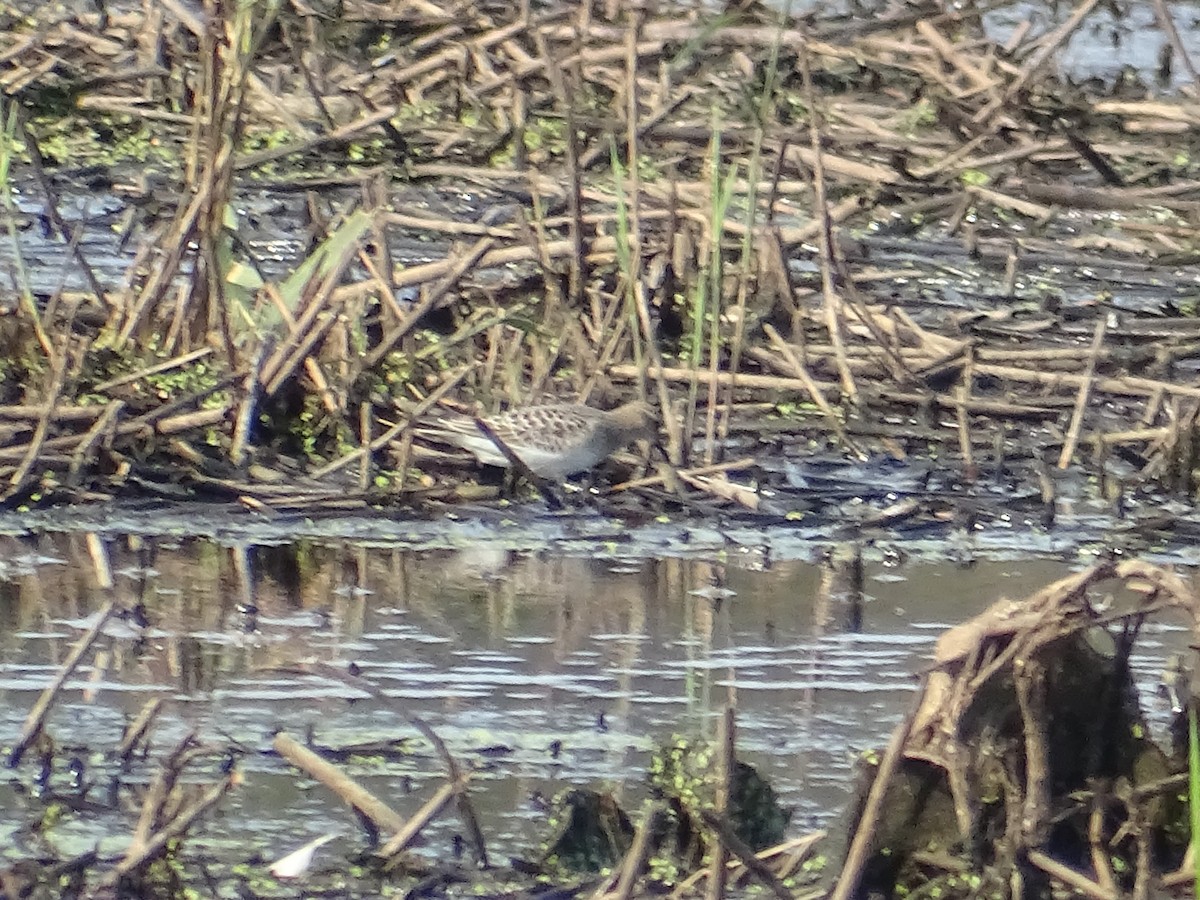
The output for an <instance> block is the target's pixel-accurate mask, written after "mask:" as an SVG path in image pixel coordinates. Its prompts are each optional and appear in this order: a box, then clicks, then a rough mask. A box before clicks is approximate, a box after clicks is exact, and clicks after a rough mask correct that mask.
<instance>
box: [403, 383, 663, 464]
mask: <svg viewBox="0 0 1200 900" xmlns="http://www.w3.org/2000/svg"><path fill="white" fill-rule="evenodd" d="M484 421H485V422H486V423H487V424H488V426H489V427H490V428H491V429H492V430H493V431H495V432H496V434H497V436H498V437H499V438H500V440H502V441H504V443H505V445H506V446H507V447H508V448H509V449H510V450H512V452H513V453H515V454H516V455H517V456H518V457H519V458H520V460H521V461H522V462H523V463H525V465H527V466H528V467H529V469H530V471H532V472H533V473H534V474H536V475H540V476H541V477H543V478H549V479H553V480H558V481H561V480H562V479H564V478H566V477H567V476H568V475H573V474H575V473H576V472H584V471H587V470H588V469H591V468H594V467H595V466H596V465H598V464H599V463H600V462H602V461H603V460H605V459H606V458H607V457H608V456H610V455H611V454H612V453H615V452H616V451H617V450H620V449H621V448H622V447H625V446H626V445H628V444H629V443H631V442H632V441H635V440H639V439H650V438H653V437H654V435H655V432H656V430H657V425H658V419H657V417H656V416H655V414H654V410H653V409H652V408H651V407H650V405H649V404H648V403H644V402H642V401H640V400H638V401H634V402H633V403H626V404H625V405H624V406H619V407H617V408H616V409H613V410H608V411H606V410H601V409H593V408H592V407H590V406H584V405H583V404H580V403H543V404H538V405H535V406H525V407H522V408H520V409H514V410H510V411H509V412H506V413H501V414H500V415H498V416H488V417H485V418H484ZM416 433H417V434H418V435H420V436H422V437H427V438H430V439H432V440H437V441H442V442H445V443H448V444H453V445H454V446H456V447H461V448H463V449H464V450H469V451H470V452H471V453H473V454H474V455H475V458H476V459H478V460H479V461H480V462H481V463H484V464H486V465H490V466H507V465H508V459H507V458H506V457H505V456H504V455H503V454H502V453H501V452H500V451H499V450H498V449H497V448H496V445H495V444H493V443H492V441H491V439H490V438H488V437H487V436H485V435H484V434H483V432H481V431H480V430H479V428H478V427H477V426H476V425H475V422H474V421H473V420H472V419H468V418H465V417H464V418H454V419H448V418H446V419H440V420H439V421H438V422H437V424H436V425H431V426H428V427H422V428H419V429H417V432H416Z"/></svg>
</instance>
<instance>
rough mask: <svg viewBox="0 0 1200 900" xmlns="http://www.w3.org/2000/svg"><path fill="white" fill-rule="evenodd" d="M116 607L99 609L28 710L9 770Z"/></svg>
mask: <svg viewBox="0 0 1200 900" xmlns="http://www.w3.org/2000/svg"><path fill="white" fill-rule="evenodd" d="M116 608H117V602H116V601H115V600H109V601H108V603H107V604H105V606H104V608H103V609H102V610H100V612H99V614H98V615H97V616H96V621H95V622H93V623H92V627H91V628H89V629H88V630H87V631H86V632H85V633H84V635H83V636H82V637H81V638H80V639H79V640H78V641H76V642H75V646H74V647H72V648H71V652H70V653H69V654H68V655H67V658H66V660H64V661H63V664H62V665H61V666H60V667H59V669H58V674H57V675H55V676H54V680H53V681H52V682H50V684H49V685H47V687H46V689H45V690H44V691H42V694H41V696H40V697H38V699H37V702H36V703H34V704H33V708H32V709H30V710H29V715H28V716H26V718H25V724H24V725H23V726H22V728H21V735H20V737H18V738H17V742H16V743H15V744H14V745H13V748H12V751H11V752H10V753H9V754H8V767H9V768H10V769H12V768H16V767H17V766H18V765H20V763H21V757H23V756H24V755H25V751H26V750H28V749H29V745H30V744H32V743H33V742H34V740H35V739H36V738H37V736H38V735H39V734H41V732H42V726H43V725H44V724H45V722H46V716H47V715H48V714H49V712H50V707H51V706H52V705H53V704H54V700H55V698H56V697H57V696H58V694H59V692H60V691H62V688H63V685H64V684H66V681H67V679H68V678H70V677H71V675H72V674H73V673H74V672H75V669H76V667H77V666H78V665H79V662H80V660H82V659H83V655H84V654H85V653H87V652H88V650H90V649H91V647H92V645H93V644H94V643H96V639H97V638H98V637H100V631H101V629H103V628H104V625H105V623H106V622H107V621H108V620H109V617H110V616H112V614H113V612H114V611H115V610H116Z"/></svg>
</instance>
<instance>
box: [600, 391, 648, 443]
mask: <svg viewBox="0 0 1200 900" xmlns="http://www.w3.org/2000/svg"><path fill="white" fill-rule="evenodd" d="M611 420H612V422H613V424H615V425H616V426H617V427H619V428H620V429H621V430H622V431H624V432H625V433H626V434H628V435H629V439H630V440H643V441H652V440H654V438H655V437H656V436H657V435H658V414H657V413H655V412H654V407H652V406H651V405H650V404H649V403H647V402H646V401H645V400H634V401H633V402H632V403H626V404H625V405H624V406H618V407H617V408H616V409H614V410H613V411H612V413H611Z"/></svg>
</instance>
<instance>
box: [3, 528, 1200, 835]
mask: <svg viewBox="0 0 1200 900" xmlns="http://www.w3.org/2000/svg"><path fill="white" fill-rule="evenodd" d="M2 540H3V541H4V542H5V543H3V544H0V743H5V744H10V743H11V742H12V740H13V738H14V736H15V735H16V733H17V731H18V729H19V727H20V724H21V721H22V719H23V717H24V715H25V713H26V712H27V710H28V708H29V706H30V704H31V703H32V701H33V699H34V698H35V696H36V692H37V691H38V690H40V689H41V688H42V687H43V686H44V685H46V684H47V683H48V682H49V681H50V679H51V678H52V677H53V674H54V672H55V670H56V667H57V665H58V664H59V662H60V661H61V660H62V659H63V658H64V656H65V655H66V654H67V652H68V651H69V649H70V646H71V644H72V643H73V642H74V641H75V640H76V639H77V638H78V636H79V634H80V633H81V631H82V630H83V629H85V628H86V627H87V626H88V624H89V622H90V617H91V616H92V615H93V613H94V612H95V610H96V609H98V607H99V606H100V605H101V604H102V603H103V602H104V600H105V599H106V595H105V594H104V592H102V591H100V590H99V589H97V588H96V587H95V586H94V578H93V573H92V566H91V563H90V561H89V557H88V554H87V550H86V544H85V540H84V537H83V536H82V535H69V536H44V537H39V538H37V539H30V540H28V541H20V540H18V539H15V538H4V539H2ZM110 552H111V557H112V567H113V569H114V572H115V577H116V587H115V589H114V590H115V594H116V596H117V598H118V599H119V600H120V601H121V602H122V603H123V604H124V605H125V606H128V607H132V606H134V605H135V604H137V603H139V602H140V603H141V604H143V605H144V609H145V619H144V622H145V624H144V625H143V624H139V622H138V621H136V620H135V619H136V617H127V618H125V619H121V620H114V621H112V622H110V623H109V625H108V626H107V627H106V630H105V638H104V640H103V641H102V642H101V645H100V646H101V648H102V650H103V652H102V653H100V654H99V656H98V658H97V664H96V665H95V666H92V667H91V668H84V669H81V670H80V672H79V673H78V674H77V679H76V682H75V683H74V684H73V686H72V689H71V690H70V691H68V692H67V693H66V694H65V695H64V696H63V698H61V699H60V701H59V703H58V705H57V706H56V708H55V712H54V714H53V716H52V718H51V724H50V732H51V734H52V735H53V736H54V738H55V739H56V740H57V741H59V742H60V743H64V744H68V745H69V744H82V743H84V742H86V743H87V744H88V746H89V747H92V748H103V747H108V746H112V745H114V744H115V743H116V742H117V741H118V740H119V737H120V734H121V731H122V729H123V728H124V726H125V724H126V722H127V721H128V720H129V719H130V718H131V717H132V716H133V715H135V714H136V712H137V710H138V709H139V708H140V706H141V705H142V704H143V703H144V702H145V701H146V700H147V699H148V698H150V697H161V698H163V699H165V700H166V701H167V707H166V711H165V713H164V714H163V716H162V718H161V719H160V721H159V723H158V725H157V726H156V729H155V732H154V734H155V738H154V747H155V750H156V752H159V751H162V750H163V749H164V748H165V747H167V746H169V744H170V742H171V741H173V740H177V739H178V738H180V737H181V736H182V735H183V734H184V733H186V731H187V730H188V729H192V728H194V729H197V731H198V733H199V734H200V735H201V736H202V738H205V739H209V740H212V741H214V742H217V743H219V744H227V743H228V742H229V741H231V740H232V741H236V742H238V743H239V744H240V745H242V746H243V747H244V748H245V749H246V750H247V753H248V755H247V756H246V757H245V759H244V760H243V763H242V766H243V768H244V769H245V770H246V772H247V774H248V778H247V783H246V785H245V786H244V787H243V788H242V789H240V790H239V791H238V792H237V796H236V799H235V801H234V809H233V812H234V814H231V815H228V816H226V817H225V818H224V823H225V827H226V828H227V829H228V833H229V834H230V835H234V836H236V834H237V832H238V830H239V829H245V830H246V831H247V832H248V833H250V832H252V833H253V834H254V835H255V836H256V840H257V839H261V836H262V835H263V834H264V833H276V834H278V835H281V836H282V835H287V841H288V842H289V843H294V842H295V841H296V840H297V839H298V838H299V837H303V836H304V834H306V833H307V831H306V830H305V829H303V828H301V829H300V830H299V831H298V826H297V824H296V823H297V822H303V821H305V820H304V818H303V817H304V816H306V815H307V814H309V813H314V812H320V813H322V814H323V815H325V816H327V817H332V818H333V819H334V820H335V821H339V822H345V823H346V828H347V830H348V831H352V830H353V825H352V824H351V823H350V817H349V816H348V815H347V814H346V813H345V812H344V811H343V810H341V809H339V808H338V806H337V804H336V802H334V801H332V800H331V799H330V798H329V797H327V796H325V795H324V793H323V792H322V791H314V790H302V789H301V788H300V787H299V786H298V785H299V782H300V779H298V778H293V777H292V776H291V775H289V774H287V773H286V769H285V768H284V766H283V765H282V764H281V763H280V762H279V761H278V760H277V759H276V758H274V757H273V756H271V755H269V754H268V753H267V752H266V750H267V748H268V747H269V743H270V738H271V735H272V734H273V733H274V732H275V731H277V730H279V729H286V730H288V731H289V732H291V733H293V734H295V735H297V736H301V737H302V736H305V735H308V736H310V738H311V739H312V740H315V741H316V742H318V743H320V744H323V745H329V746H335V747H342V746H346V745H350V744H356V743H360V742H363V741H378V740H384V739H395V738H413V737H414V732H413V731H412V729H411V728H410V727H409V726H407V725H406V724H405V723H404V722H403V721H401V720H400V718H399V717H398V716H396V715H395V714H394V713H392V712H389V711H388V710H386V709H383V708H381V706H380V705H379V704H378V703H376V702H375V701H372V700H369V699H364V698H362V697H361V695H359V694H358V693H357V692H355V691H353V690H352V689H350V688H348V687H346V686H344V685H342V684H340V683H332V682H328V681H322V680H320V679H317V678H313V677H306V676H297V675H292V674H285V673H282V672H280V671H278V670H279V669H280V668H281V667H283V666H286V665H287V664H289V663H295V662H297V661H301V660H319V661H322V662H326V663H330V664H334V665H338V666H345V665H347V664H349V663H351V662H352V663H354V664H356V665H357V666H358V668H359V670H360V671H361V673H362V675H363V677H365V678H368V679H370V680H372V681H374V682H375V683H376V684H378V685H379V686H380V687H382V688H383V690H384V691H385V692H387V693H388V694H389V695H391V696H393V697H395V698H398V700H399V702H402V703H403V706H404V708H405V709H406V710H408V711H409V712H412V713H416V714H419V715H421V716H423V717H424V718H425V719H426V720H427V721H428V722H429V723H430V724H431V725H432V726H433V727H434V728H435V729H436V730H437V731H438V732H439V733H440V734H441V735H442V737H443V738H444V739H445V740H446V742H447V743H448V744H449V746H450V748H451V750H452V751H453V752H455V753H456V754H458V755H459V756H460V757H461V758H463V759H464V760H466V761H469V762H471V763H472V764H474V765H476V766H477V767H480V768H482V769H484V773H483V774H481V775H480V776H479V778H478V779H477V781H476V783H475V786H474V788H473V791H474V794H475V796H476V798H477V801H478V802H479V804H480V807H481V812H482V814H483V816H484V819H485V822H484V826H485V833H487V834H488V836H489V838H490V839H491V840H492V841H493V842H499V843H501V844H504V845H505V846H504V847H503V848H502V849H504V850H509V851H516V850H520V849H522V848H523V847H524V846H525V843H526V842H527V841H528V840H529V839H530V838H531V837H533V836H535V835H537V834H538V833H539V832H540V825H541V823H540V818H539V817H540V816H541V815H542V814H541V813H540V812H539V811H538V810H539V808H540V807H539V805H538V804H537V802H535V801H536V799H537V795H538V794H539V793H541V794H547V793H552V792H554V791H556V790H557V789H559V788H560V787H562V786H565V785H567V784H573V785H577V784H585V783H587V784H593V785H597V786H608V787H610V788H613V789H615V790H616V792H617V793H618V794H619V795H624V796H625V798H626V799H627V801H628V802H630V803H634V802H636V801H637V799H638V798H639V797H640V792H641V773H642V771H643V769H644V766H645V762H646V758H647V753H648V750H649V748H651V747H652V746H653V745H654V743H655V742H656V741H660V740H662V739H665V738H667V737H669V736H670V735H672V734H676V733H682V734H688V735H696V734H701V735H709V734H711V732H712V731H713V730H714V728H715V724H716V714H717V712H718V711H719V710H720V709H721V707H722V706H723V704H725V703H726V702H727V701H729V700H733V702H735V703H736V705H737V709H738V725H739V735H738V745H739V749H740V751H741V754H742V755H743V756H744V757H745V758H746V759H747V760H748V761H750V762H752V763H754V764H756V765H758V766H759V767H760V768H761V769H762V770H763V772H764V773H765V774H767V775H768V777H770V778H771V779H773V781H774V783H775V784H776V787H777V788H778V790H779V791H780V793H781V796H782V800H783V802H784V803H785V804H788V805H791V806H792V807H794V808H795V810H796V812H795V814H794V816H793V828H794V829H796V830H802V829H804V828H807V827H810V826H813V825H815V824H819V823H825V822H827V821H828V820H829V818H830V816H831V815H833V814H834V813H836V812H837V811H838V810H839V809H840V807H841V805H842V804H843V802H844V800H845V798H846V795H847V791H848V786H849V780H850V779H849V775H850V769H851V763H852V758H853V754H854V752H855V751H856V750H858V749H862V748H866V747H873V746H879V745H882V744H883V743H884V742H885V741H886V738H887V734H888V730H889V728H890V726H891V725H892V724H893V723H894V722H895V721H897V720H898V719H899V718H900V716H901V715H902V714H903V712H904V711H905V709H906V708H907V706H908V704H909V703H910V700H911V696H912V692H913V690H914V688H915V685H916V678H915V676H916V674H917V673H919V671H920V668H921V666H922V664H923V661H924V660H926V659H927V658H928V654H929V651H930V648H931V646H932V643H933V641H934V640H935V639H936V637H937V635H938V634H939V633H940V631H941V629H942V628H944V627H945V626H947V625H950V624H953V623H956V622H960V621H962V620H964V619H966V618H967V617H969V616H970V615H972V614H974V613H975V612H978V611H979V610H981V609H983V608H984V607H985V606H987V605H988V604H989V603H990V602H992V601H993V600H995V599H997V598H999V597H1001V596H1023V595H1024V594H1026V593H1028V592H1030V591H1031V590H1033V589H1035V588H1037V587H1040V586H1041V585H1043V584H1045V583H1046V582H1047V581H1049V580H1052V579H1054V578H1057V577H1061V576H1062V575H1063V574H1066V572H1067V571H1068V567H1067V566H1066V564H1064V563H1062V562H1058V561H1052V560H1037V559H1030V560H1026V561H1023V562H1021V563H1013V562H1003V563H1001V562H980V563H977V564H975V565H973V566H971V567H969V568H957V567H954V566H952V565H949V564H947V563H944V562H943V563H929V564H915V563H906V564H905V565H903V566H900V567H891V566H888V565H886V564H885V563H884V562H883V554H881V553H880V554H875V555H874V557H872V556H871V555H870V554H868V557H867V559H866V561H865V563H864V564H863V568H862V573H861V588H862V593H861V594H859V593H857V590H858V588H859V587H860V583H859V579H857V578H856V572H855V569H854V565H853V560H852V559H850V560H849V561H848V560H847V558H845V557H838V555H837V554H835V556H834V559H835V562H833V563H828V562H816V561H796V560H792V561H786V562H775V563H770V562H769V561H768V560H767V558H766V557H764V556H761V555H754V554H746V555H744V556H743V555H738V554H736V553H731V554H730V555H729V559H728V560H717V559H713V560H709V561H704V560H695V559H681V558H670V557H667V558H661V559H636V558H625V559H621V558H616V557H613V558H600V557H595V556H592V557H564V556H547V555H543V554H540V553H537V552H529V553H520V552H513V551H510V550H493V549H490V548H489V546H488V545H487V544H486V543H482V542H481V543H480V544H479V545H478V546H477V547H475V548H474V549H471V550H464V551H459V552H448V551H446V552H434V551H424V552H416V551H411V550H405V549H392V548H388V547H380V546H369V547H368V546H365V545H362V544H358V545H356V544H354V543H349V542H347V543H338V542H335V541H328V542H324V543H317V542H300V543H295V544H288V545H274V546H249V545H244V544H218V543H213V542H209V541H201V540H188V541H179V542H167V541H164V540H160V541H157V542H154V541H146V540H144V539H135V538H127V539H121V540H119V541H115V542H113V543H111V544H110ZM1159 637H1161V638H1162V640H1161V641H1159V642H1158V643H1155V641H1156V640H1158V639H1159ZM1176 637H1177V638H1178V642H1186V634H1185V633H1183V632H1179V633H1178V635H1177V634H1176V633H1175V632H1173V631H1172V630H1170V629H1162V630H1161V631H1160V633H1158V634H1155V635H1150V636H1149V640H1146V639H1144V640H1143V641H1142V643H1141V644H1140V648H1141V650H1142V652H1143V653H1151V654H1154V653H1155V648H1161V647H1162V646H1163V643H1164V642H1165V641H1167V640H1169V639H1175V638H1176ZM1135 664H1137V665H1139V666H1140V667H1141V668H1142V669H1143V670H1144V672H1143V674H1144V675H1145V676H1146V677H1147V678H1152V677H1153V676H1154V675H1155V674H1157V669H1156V666H1157V665H1158V662H1157V660H1156V659H1152V658H1149V657H1147V658H1146V659H1139V660H1135ZM413 746H414V753H413V755H412V757H411V758H405V759H404V760H403V761H401V762H398V763H393V764H388V765H387V766H383V767H381V766H378V765H371V764H369V763H368V762H366V761H359V762H357V763H355V764H352V765H351V770H352V771H353V773H354V774H355V775H357V776H359V777H362V778H364V780H365V781H366V782H367V783H368V785H369V786H370V787H372V788H373V789H376V790H378V791H380V793H381V794H382V795H384V796H386V797H388V798H389V799H390V800H392V802H393V803H395V805H396V806H397V808H399V809H401V810H402V811H408V812H411V811H412V810H413V809H415V808H416V806H417V805H419V804H420V803H421V802H423V801H424V799H425V798H426V797H427V796H428V794H429V792H430V791H432V790H433V789H434V788H435V787H436V785H437V784H438V783H439V781H440V778H441V771H440V767H439V766H438V764H437V763H436V761H435V759H434V757H433V755H432V753H431V752H430V751H428V750H427V748H424V746H423V745H421V744H420V742H418V741H415V740H414V741H413ZM560 747H561V750H560V749H559V748H560ZM5 790H6V789H5V788H4V787H2V786H0V809H3V808H6V806H7V805H8V804H7V802H6V800H7V799H9V798H8V797H7V796H6V795H5ZM406 791H411V792H412V794H411V796H410V797H406V796H404V794H405V792H406ZM239 807H240V808H239ZM248 811H253V815H252V816H247V815H244V814H245V813H247V812H248ZM3 818H4V816H3V813H0V830H3V828H2V826H4V825H5V823H4V822H3ZM9 824H12V823H9ZM449 827H453V826H452V825H451V826H449ZM313 829H314V830H315V831H319V830H320V829H321V826H320V825H319V824H314V825H313Z"/></svg>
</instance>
